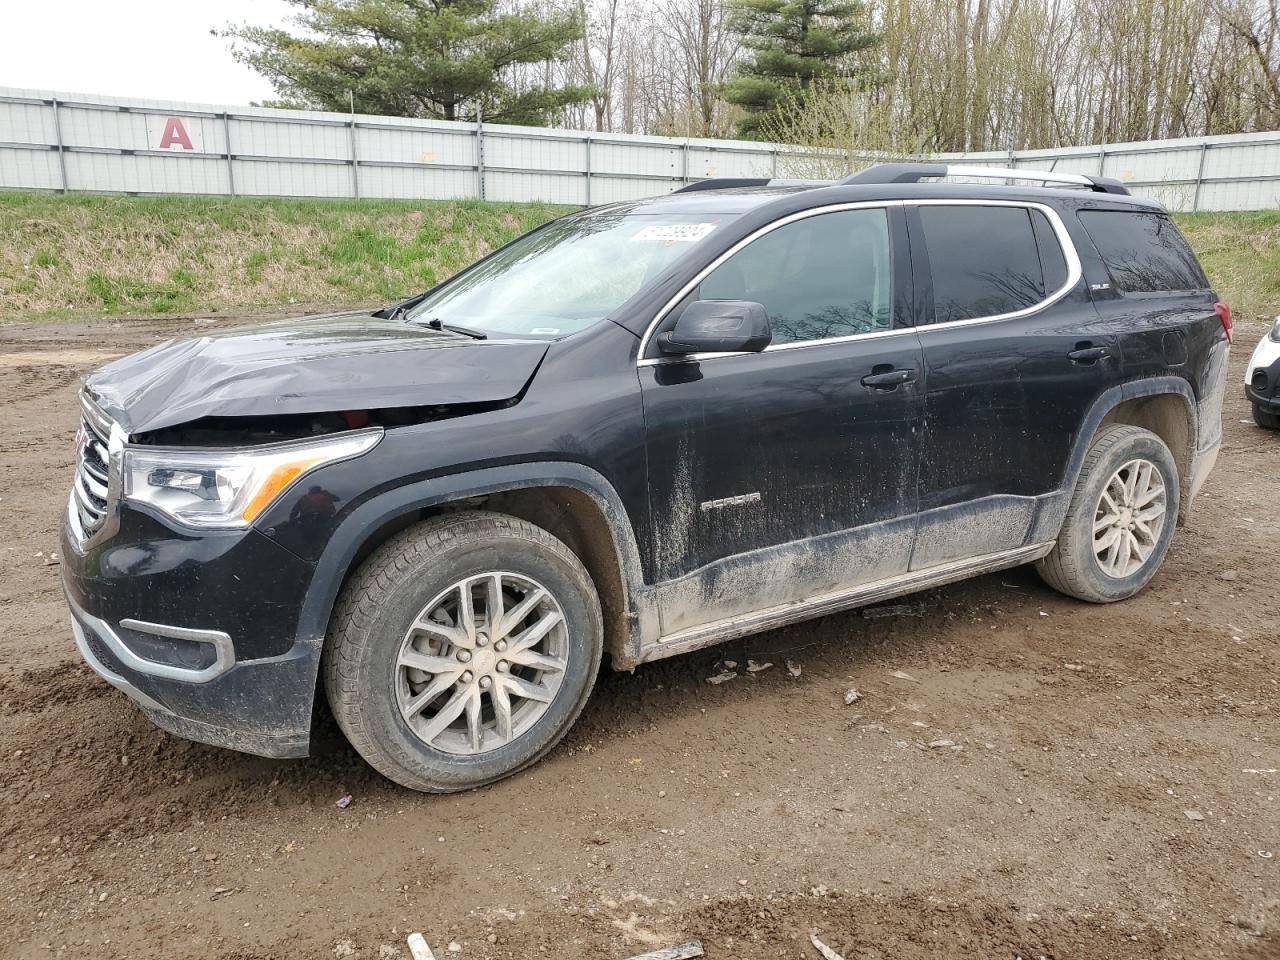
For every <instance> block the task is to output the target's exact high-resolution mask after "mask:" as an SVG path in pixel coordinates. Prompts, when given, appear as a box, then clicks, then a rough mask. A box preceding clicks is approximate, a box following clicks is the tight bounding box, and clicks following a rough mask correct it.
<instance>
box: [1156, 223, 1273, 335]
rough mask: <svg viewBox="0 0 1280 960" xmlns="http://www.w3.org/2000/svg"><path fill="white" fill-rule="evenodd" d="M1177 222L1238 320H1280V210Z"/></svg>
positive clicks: (1215, 287)
mask: <svg viewBox="0 0 1280 960" xmlns="http://www.w3.org/2000/svg"><path fill="white" fill-rule="evenodd" d="M1174 219H1176V220H1177V221H1178V226H1179V227H1181V228H1182V232H1183V233H1185V234H1186V236H1187V239H1188V240H1190V241H1191V245H1192V246H1193V247H1195V250H1196V255H1197V256H1198V257H1199V258H1200V262H1201V263H1202V264H1203V265H1204V268H1205V271H1206V272H1207V273H1208V274H1209V279H1210V280H1211V281H1212V282H1213V286H1214V289H1215V290H1217V292H1218V295H1219V296H1220V297H1222V299H1223V300H1225V301H1226V302H1227V303H1228V304H1230V305H1231V309H1232V310H1233V311H1235V314H1236V316H1237V317H1239V318H1240V319H1242V320H1246V321H1260V320H1266V321H1270V320H1271V319H1273V318H1274V317H1275V316H1276V315H1277V314H1280V210H1255V211H1249V212H1246V213H1185V214H1178V215H1177V216H1176V217H1175V218H1174Z"/></svg>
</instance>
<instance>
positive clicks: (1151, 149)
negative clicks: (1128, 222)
mask: <svg viewBox="0 0 1280 960" xmlns="http://www.w3.org/2000/svg"><path fill="white" fill-rule="evenodd" d="M803 154H804V151H803V150H802V149H801V148H797V147H787V146H779V145H775V144H766V143H743V142H736V141H732V140H703V139H680V138H671V137H642V136H626V135H621V134H603V133H595V132H589V131H576V130H546V129H542V128H537V127H515V126H507V125H490V124H483V125H477V124H472V123H445V122H443V121H438V120H413V119H407V118H404V117H375V116H365V115H359V114H357V115H350V114H342V113H323V112H318V111H304V110H275V109H266V108H261V107H224V106H210V105H207V104H190V103H176V102H169V101H163V100H141V99H131V98H121V97H109V96H84V95H71V94H62V93H54V92H51V91H38V90H21V89H9V88H0V190H3V189H20V190H85V191H101V192H126V193H209V194H244V195H248V196H294V197H402V198H421V199H428V198H433V199H456V198H462V197H481V198H486V199H490V200H514V201H526V200H544V201H551V202H554V203H564V204H581V205H595V204H601V203H611V202H614V201H619V200H630V199H635V198H639V197H645V196H652V195H655V194H661V193H666V192H669V191H671V190H673V189H675V188H677V187H678V186H680V185H681V184H687V183H692V182H694V181H697V180H702V179H705V178H708V177H771V176H778V175H782V176H787V175H788V174H789V173H790V170H789V168H791V167H797V168H799V167H802V166H803V163H802V162H801V163H800V164H799V165H797V163H796V160H795V158H796V157H798V156H802V155H803ZM931 159H935V160H938V161H940V162H945V163H978V164H982V165H985V166H1013V167H1021V168H1027V169H1034V170H1056V171H1059V172H1070V173H1086V174H1091V175H1099V174H1101V175H1103V176H1109V177H1115V178H1117V179H1119V180H1122V181H1125V182H1126V183H1127V184H1128V185H1129V186H1130V188H1131V189H1132V190H1133V192H1134V193H1136V194H1139V195H1145V196H1150V197H1154V198H1156V199H1158V200H1160V201H1161V202H1163V203H1164V204H1166V205H1167V206H1169V207H1171V208H1173V209H1178V210H1252V209H1260V208H1270V207H1276V206H1277V205H1278V204H1280V132H1273V133H1257V134H1238V135H1233V136H1223V137H1206V138H1203V139H1183V140H1164V141H1151V142H1146V143H1123V144H1104V145H1091V146H1081V147H1066V148H1062V149H1056V150H1024V151H1018V152H1010V151H987V152H985V153H970V154H942V155H939V156H936V157H933V158H931Z"/></svg>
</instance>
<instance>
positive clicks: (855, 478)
mask: <svg viewBox="0 0 1280 960" xmlns="http://www.w3.org/2000/svg"><path fill="white" fill-rule="evenodd" d="M949 173H950V174H951V175H953V176H954V175H957V174H958V175H962V176H964V177H965V178H969V179H970V180H972V178H988V177H998V178H1003V179H1011V178H1019V179H1024V180H1025V179H1035V180H1037V181H1042V182H1044V183H1047V184H1053V186H1048V187H1015V186H1008V185H1000V184H996V185H985V186H984V185H975V184H973V183H972V182H955V181H954V179H953V180H952V181H951V182H939V178H946V177H947V176H948V174H949ZM925 180H930V181H933V182H921V181H925ZM1230 339H1231V315H1230V311H1229V310H1228V309H1227V308H1226V307H1225V306H1224V305H1223V304H1221V303H1217V302H1216V297H1215V296H1214V294H1213V291H1212V290H1210V288H1209V284H1208V281H1207V280H1206V278H1205V275H1204V272H1203V271H1202V270H1201V268H1200V266H1199V264H1198V263H1197V262H1196V259H1195V257H1194V255H1193V254H1192V252H1191V250H1190V248H1189V247H1188V245H1187V243H1186V241H1185V240H1184V239H1183V238H1182V236H1181V235H1180V234H1179V233H1178V231H1177V229H1176V228H1175V227H1174V225H1173V223H1172V222H1171V221H1170V219H1169V217H1168V216H1167V214H1166V212H1165V211H1164V209H1162V208H1161V207H1160V206H1159V205H1157V204H1155V203H1152V202H1149V201H1146V200H1140V199H1135V198H1133V197H1130V196H1129V195H1128V192H1127V191H1126V190H1125V189H1124V187H1123V186H1121V185H1120V184H1119V183H1116V182H1115V181H1109V180H1104V179H1101V178H1092V177H1084V176H1072V175H1065V174H1053V173H1043V174H1041V173H1035V172H1032V171H1022V170H1019V171H1001V170H980V169H972V168H961V169H955V168H953V169H952V170H951V171H948V169H947V168H946V167H941V166H937V165H930V164H890V165H882V166H878V167H873V168H871V169H868V170H865V171H863V172H861V173H859V174H857V175H855V176H852V177H849V178H847V179H846V180H843V181H840V182H838V183H824V184H820V185H816V184H806V183H778V182H769V181H746V182H744V181H729V182H717V181H709V182H705V183H700V184H697V185H696V186H695V187H691V188H685V189H683V190H680V191H677V192H676V193H675V194H672V195H670V196H666V197H662V198H658V199H651V200H644V201H640V202H633V203H620V204H615V205H612V206H607V207H601V208H597V209H592V210H587V211H583V212H580V213H575V214H571V215H569V216H566V217H563V218H561V219H559V220H556V221H554V222H552V223H549V224H547V225H545V226H543V227H541V228H540V229H538V230H535V231H533V232H532V233H529V234H527V235H526V236H524V237H522V238H520V239H518V240H516V241H515V242H513V243H511V244H509V245H508V246H506V247H504V248H502V249H500V250H498V251H497V252H495V253H493V254H491V255H490V256H488V257H486V258H485V259H483V260H481V261H480V262H478V263H476V264H475V265H474V266H472V267H470V268H468V269H467V270H465V271H463V272H462V273H460V274H458V275H457V276H456V277H454V278H452V279H451V280H448V281H446V282H445V283H442V284H441V285H439V286H438V287H436V288H435V289H433V290H431V291H429V292H427V293H425V294H422V295H421V296H418V297H415V298H413V299H412V300H409V301H406V302H405V303H402V304H399V305H397V306H395V307H391V308H387V309H385V310H382V311H378V312H376V313H368V312H362V313H347V314H341V315H337V316H328V317H318V318H312V319H307V320H294V321H289V322H285V323H270V324H266V325H264V326H258V327H254V328H249V329H236V330H230V331H227V332H226V333H224V334H220V335H213V336H206V337H201V338H198V339H191V340H184V341H171V342H167V343H163V344H160V345H158V346H156V347H154V348H152V349H150V350H147V351H145V352H143V353H140V354H137V355H135V356H132V357H127V358H125V359H123V360H120V361H117V362H115V363H112V364H109V365H108V366H106V367H104V368H102V369H101V370H100V371H98V372H97V373H95V374H93V375H91V376H89V377H88V378H87V380H86V382H85V385H84V390H83V394H82V405H83V428H82V430H81V433H80V437H79V445H78V464H77V469H76V475H75V481H74V486H73V491H72V496H71V502H70V506H69V509H68V511H67V515H66V523H65V532H64V537H63V539H64V544H63V550H64V553H63V556H64V558H65V559H64V563H63V565H62V569H63V571H64V576H65V585H66V593H67V597H68V601H69V603H70V606H71V612H72V624H73V629H74V632H75V637H76V641H77V643H78V645H79V648H80V651H81V653H82V654H83V655H84V657H85V659H86V660H87V661H88V662H89V663H90V665H91V666H93V668H94V669H95V670H96V671H97V672H98V673H100V674H101V675H102V676H103V677H104V678H105V679H106V680H107V681H108V682H110V683H112V684H114V685H116V686H117V687H119V688H120V689H122V690H123V691H125V692H126V693H127V694H128V695H129V696H130V697H132V698H133V699H134V700H135V701H137V702H138V704H139V705H140V706H141V707H142V709H143V710H144V711H145V712H146V713H147V715H148V716H149V717H150V718H151V719H152V720H153V721H154V722H155V723H157V724H159V725H160V726H161V727H163V728H164V729H166V730H170V731H172V732H174V733H177V734H179V735H181V736H185V737H190V738H192V739H195V740H201V741H205V742H208V743H214V744H219V745H223V746H227V747H232V748H235V749H238V750H244V751H248V752H252V753H258V754H264V755H267V756H275V757H296V756H302V755H305V754H306V753H307V751H308V746H309V742H310V734H311V729H312V718H313V702H314V701H315V699H316V698H315V694H316V691H317V689H319V688H320V685H321V681H322V688H323V690H324V692H325V694H326V695H327V700H328V704H329V706H330V708H331V709H332V712H333V714H334V715H335V716H336V718H337V720H338V723H339V725H340V726H341V728H342V730H343V731H344V732H345V734H346V736H347V737H348V738H349V739H350V741H351V743H352V744H353V745H354V746H355V748H356V749H357V750H358V751H359V752H360V753H361V754H362V755H363V756H364V757H366V758H367V759H368V761H369V762H370V763H371V764H372V765H373V766H374V767H376V768H377V769H378V770H380V771H381V772H382V773H384V774H385V775H386V776H388V777H390V778H391V779H393V780H395V781H397V782H399V783H401V784H404V785H406V786H408V787H412V788H415V789H420V790H432V791H450V790H460V789H465V788H468V787H475V786H478V785H480V784H484V783H488V782H490V781H493V780H495V779H497V778H499V777H502V776H505V775H506V774H509V773H512V772H513V771H515V770H518V769H520V768H521V767H523V766H525V765H527V764H529V763H531V762H533V761H534V760H536V759H537V758H538V757H540V756H542V755H543V754H545V753H546V752H547V751H548V750H549V749H550V748H551V747H552V745H553V744H555V743H556V742H557V741H558V740H559V739H560V737H561V736H563V735H564V733H565V731H566V730H567V729H568V728H569V727H570V725H571V724H572V723H573V721H574V719H575V718H576V717H577V715H578V713H579V711H581V710H582V708H583V704H584V703H585V702H586V700H587V696H588V694H589V693H590V691H591V688H592V685H593V683H594V680H595V676H596V673H597V670H598V667H599V665H600V661H601V658H602V655H603V654H605V653H608V655H609V657H610V659H611V661H612V665H613V667H614V668H617V669H623V670H629V669H633V668H634V667H635V666H636V665H637V664H641V663H644V662H646V661H650V660H656V659H658V658H661V657H667V656H671V655H673V654H677V653H683V652H684V651H688V650H695V649H697V648H699V647H704V646H706V645H708V644H713V643H718V642H720V641H723V640H727V639H730V638H734V637H741V636H743V635H746V634H750V633H753V632H755V631H761V630H768V629H770V628H773V627H778V626H781V625H783V624H787V623H791V622H794V621H797V620H802V619H805V618H808V617H815V616H819V615H822V614H827V613H831V612H832V611H836V610H843V609H846V608H849V607H854V606H858V605H861V604H866V603H869V602H872V601H878V600H883V599H885V598H887V597H893V596H897V595H900V594H904V593H908V592H910V591H914V590H921V589H924V588H928V587H936V586H938V585H939V584H944V583H948V582H950V581H954V580H959V579H961V578H964V577H970V576H974V575H977V574H981V573H985V572H987V571H991V570H997V569H1000V568H1003V567H1012V566H1014V565H1016V564H1023V563H1030V562H1034V563H1035V564H1036V565H1037V569H1038V570H1039V571H1040V574H1041V576H1042V577H1043V578H1044V579H1045V580H1046V581H1047V582H1048V583H1049V584H1050V585H1051V586H1053V587H1054V588H1056V589H1058V590H1060V591H1063V592H1065V593H1067V594H1070V595H1071V596H1074V597H1079V598H1081V599H1084V600H1090V601H1094V602H1107V601H1113V600H1121V599H1124V598H1125V597H1129V596H1131V595H1132V594H1134V593H1136V592H1137V591H1138V590H1140V589H1142V587H1143V586H1144V585H1145V584H1146V583H1147V581H1148V580H1150V579H1151V577H1152V575H1153V574H1154V573H1155V572H1156V570H1157V568H1158V567H1159V565H1160V563H1161V561H1162V559H1163V558H1164V555H1165V552H1166V550H1167V549H1168V546H1169V541H1170V538H1171V537H1172V536H1173V532H1174V526H1175V523H1176V522H1177V521H1178V520H1179V519H1181V518H1183V517H1185V516H1186V515H1187V511H1188V509H1189V508H1190V506H1191V501H1192V499H1193V498H1194V497H1195V495H1196V492H1197V490H1198V489H1199V487H1200V485H1201V484H1202V482H1203V481H1204V479H1205V476H1206V474H1207V473H1208V471H1209V470H1210V468H1211V467H1212V465H1213V462H1214V460H1215V458H1216V456H1217V451H1218V447H1219V440H1220V435H1221V404H1222V397H1223V388H1224V383H1225V380H1224V374H1225V371H1226V363H1227V351H1228V346H1229V343H1230Z"/></svg>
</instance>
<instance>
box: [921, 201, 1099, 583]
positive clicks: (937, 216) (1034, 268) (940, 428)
mask: <svg viewBox="0 0 1280 960" xmlns="http://www.w3.org/2000/svg"><path fill="white" fill-rule="evenodd" d="M907 223H908V228H909V232H910V235H911V250H912V262H913V265H914V269H915V274H916V277H917V288H916V296H917V313H918V315H920V316H921V317H922V321H921V325H920V326H919V328H918V329H919V332H920V339H921V343H922V345H923V348H924V362H925V376H926V383H927V391H926V396H925V417H924V440H923V445H922V451H921V463H920V509H921V515H920V524H919V530H918V532H917V536H916V546H915V549H914V551H913V553H912V558H911V569H912V570H923V569H927V568H929V567H934V566H938V565H940V564H945V563H948V562H952V561H957V560H963V559H967V558H972V557H977V556H984V555H991V554H999V553H1005V552H1008V551H1012V550H1016V549H1018V548H1020V547H1023V546H1026V545H1029V544H1033V543H1038V542H1043V541H1045V540H1050V539H1052V538H1053V536H1054V533H1055V531H1046V530H1044V529H1039V527H1040V526H1048V525H1049V524H1048V521H1047V520H1046V522H1045V523H1044V524H1038V523H1037V519H1038V516H1039V515H1040V513H1041V509H1042V507H1044V506H1045V505H1046V502H1047V501H1048V500H1049V499H1051V498H1054V497H1056V496H1059V495H1061V491H1062V489H1063V487H1064V475H1065V473H1066V466H1067V461H1068V459H1069V457H1070V453H1071V448H1072V443H1073V441H1074V439H1075V436H1076V432H1077V430H1078V429H1079V427H1080V423H1081V421H1082V420H1083V419H1084V416H1085V413H1086V411H1087V410H1088V409H1089V408H1090V407H1091V406H1092V404H1093V402H1094V400H1095V399H1096V398H1097V397H1098V396H1099V395H1100V394H1101V393H1102V392H1103V391H1104V390H1106V389H1107V387H1108V386H1110V384H1111V383H1112V382H1114V379H1115V376H1116V374H1115V366H1114V364H1115V359H1114V352H1115V338H1114V336H1113V335H1112V334H1111V333H1109V332H1108V325H1107V324H1105V323H1103V322H1102V321H1101V320H1100V319H1099V317H1098V314H1097V312H1096V311H1095V310H1094V308H1093V304H1092V302H1091V300H1090V297H1089V292H1088V290H1087V288H1086V285H1085V283H1084V281H1083V278H1082V274H1081V268H1080V261H1079V258H1078V256H1077V255H1076V253H1075V246H1074V242H1073V240H1072V234H1071V233H1070V231H1069V229H1068V226H1067V223H1066V222H1065V221H1064V220H1063V219H1062V218H1061V217H1060V216H1059V215H1058V213H1057V212H1056V211H1055V210H1054V209H1053V208H1051V207H1049V206H1046V205H1040V204H1033V203H1019V202H1014V201H970V202H959V201H936V202H935V201H923V202H919V201H918V202H914V203H911V204H909V205H908V207H907ZM1075 229H1076V230H1077V231H1079V227H1078V225H1076V227H1075ZM1049 513H1050V514H1051V513H1052V511H1049Z"/></svg>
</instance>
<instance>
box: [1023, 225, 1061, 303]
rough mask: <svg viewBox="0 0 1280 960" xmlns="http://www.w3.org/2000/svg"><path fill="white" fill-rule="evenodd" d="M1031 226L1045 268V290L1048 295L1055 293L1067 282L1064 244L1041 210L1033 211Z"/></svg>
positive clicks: (1041, 263) (1042, 265) (1041, 264)
mask: <svg viewBox="0 0 1280 960" xmlns="http://www.w3.org/2000/svg"><path fill="white" fill-rule="evenodd" d="M1031 226H1032V227H1033V228H1034V229H1035V232H1036V247H1037V248H1038V249H1039V251H1040V266H1041V267H1043V268H1044V288H1045V290H1046V291H1047V292H1048V293H1053V292H1054V291H1055V290H1058V289H1061V287H1062V285H1063V284H1064V283H1066V282H1067V258H1066V257H1064V256H1063V255H1062V244H1061V243H1059V242H1058V235H1057V234H1056V233H1054V232H1053V227H1052V226H1050V225H1049V218H1048V217H1046V216H1045V215H1044V214H1043V213H1041V212H1040V211H1039V210H1032V211H1031Z"/></svg>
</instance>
